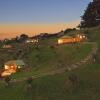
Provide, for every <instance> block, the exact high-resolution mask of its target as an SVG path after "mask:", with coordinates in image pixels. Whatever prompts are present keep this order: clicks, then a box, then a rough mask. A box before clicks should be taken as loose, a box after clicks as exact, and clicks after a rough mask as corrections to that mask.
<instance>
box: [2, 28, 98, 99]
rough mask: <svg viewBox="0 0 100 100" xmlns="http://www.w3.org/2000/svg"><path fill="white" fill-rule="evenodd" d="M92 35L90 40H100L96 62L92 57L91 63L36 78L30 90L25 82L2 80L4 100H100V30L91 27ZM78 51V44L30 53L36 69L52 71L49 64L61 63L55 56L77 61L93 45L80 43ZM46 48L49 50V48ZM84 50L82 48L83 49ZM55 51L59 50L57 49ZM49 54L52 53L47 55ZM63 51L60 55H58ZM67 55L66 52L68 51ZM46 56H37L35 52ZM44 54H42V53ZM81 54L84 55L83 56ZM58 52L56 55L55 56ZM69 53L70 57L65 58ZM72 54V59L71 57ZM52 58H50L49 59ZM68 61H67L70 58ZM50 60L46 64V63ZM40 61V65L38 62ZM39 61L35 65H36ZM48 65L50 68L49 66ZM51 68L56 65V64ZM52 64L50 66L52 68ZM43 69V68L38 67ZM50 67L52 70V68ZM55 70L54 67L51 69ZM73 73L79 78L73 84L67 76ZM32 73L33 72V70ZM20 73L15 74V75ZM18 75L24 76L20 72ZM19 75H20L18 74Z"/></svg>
mask: <svg viewBox="0 0 100 100" xmlns="http://www.w3.org/2000/svg"><path fill="white" fill-rule="evenodd" d="M88 32H89V37H90V39H91V41H95V42H97V44H98V48H99V49H98V54H97V60H96V62H95V63H94V62H93V61H92V60H90V61H89V62H88V63H86V64H84V65H82V66H80V68H78V69H75V70H72V71H65V72H64V73H62V74H55V75H52V76H51V75H49V76H45V77H41V78H37V79H34V80H33V86H32V90H31V91H30V92H27V91H26V89H25V87H26V82H25V81H24V82H20V83H12V84H11V86H9V87H5V85H4V84H2V83H0V99H1V100H100V30H98V29H89V30H88ZM79 48H80V49H79V51H77V49H76V47H74V48H73V46H70V45H69V46H65V45H62V46H60V47H57V48H54V49H52V48H49V47H47V48H42V49H41V51H36V50H34V52H32V53H31V54H30V55H29V58H30V59H34V61H32V66H33V70H34V71H37V72H38V71H40V72H39V73H41V72H42V71H41V70H42V69H43V71H44V70H46V71H49V69H48V68H49V66H51V65H52V64H53V65H56V64H58V63H57V62H56V60H57V61H58V59H59V60H62V58H63V61H64V62H63V63H69V62H70V63H74V62H76V61H78V60H80V59H82V58H83V57H84V56H85V55H86V54H87V52H89V51H90V50H89V48H90V45H87V44H85V45H80V46H79ZM46 51H47V52H46ZM80 51H81V52H80ZM54 52H56V53H54ZM48 54H49V55H50V56H48ZM58 54H60V55H58ZM67 54H68V56H64V55H67ZM37 55H38V57H40V58H43V59H40V58H38V59H37V58H36V56H37ZM40 55H41V56H40ZM80 55H81V56H80ZM54 56H55V57H54ZM66 57H67V58H66ZM81 57H82V58H81ZM72 58H73V59H72ZM48 59H49V60H50V62H49V60H48ZM66 59H67V60H68V62H67V60H66ZM44 61H45V62H47V63H46V66H45V63H42V62H44ZM37 64H38V65H37ZM35 65H36V66H35ZM46 68H47V69H46ZM52 68H55V66H53V67H52ZM52 68H51V69H52ZM39 69H40V70H39ZM51 69H50V70H51ZM52 70H54V69H52ZM72 73H74V74H75V75H77V77H78V80H79V82H78V83H77V84H76V85H73V84H71V82H70V81H69V80H68V76H69V75H71V74H72ZM30 74H31V72H30ZM16 76H17V74H16V75H15V77H16ZM19 76H22V74H21V75H19ZM19 76H17V77H19Z"/></svg>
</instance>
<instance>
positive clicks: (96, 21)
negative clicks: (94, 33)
mask: <svg viewBox="0 0 100 100" xmlns="http://www.w3.org/2000/svg"><path fill="white" fill-rule="evenodd" d="M98 25H100V0H93V2H90V3H89V4H88V7H87V8H86V10H85V13H84V15H83V16H82V21H81V25H80V27H81V28H82V27H83V28H84V27H94V26H98Z"/></svg>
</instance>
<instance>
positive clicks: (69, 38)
mask: <svg viewBox="0 0 100 100" xmlns="http://www.w3.org/2000/svg"><path fill="white" fill-rule="evenodd" d="M84 40H86V36H85V35H84V34H78V35H76V36H74V37H72V36H63V37H61V38H59V39H58V44H64V43H77V42H81V41H84Z"/></svg>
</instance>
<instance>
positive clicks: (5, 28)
mask: <svg viewBox="0 0 100 100" xmlns="http://www.w3.org/2000/svg"><path fill="white" fill-rule="evenodd" d="M79 23H80V20H76V21H73V22H70V23H67V24H66V23H59V24H0V39H4V38H13V37H15V36H18V35H20V34H22V33H25V34H28V35H29V36H33V35H36V34H39V33H56V32H59V31H61V30H64V29H67V28H74V27H76V26H77V25H78V24H79Z"/></svg>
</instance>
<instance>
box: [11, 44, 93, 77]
mask: <svg viewBox="0 0 100 100" xmlns="http://www.w3.org/2000/svg"><path fill="white" fill-rule="evenodd" d="M91 48H92V46H91V45H90V44H75V45H61V46H57V47H55V48H51V47H41V48H40V49H39V50H37V49H33V52H32V53H31V54H30V55H29V57H28V58H29V59H28V60H29V61H31V62H30V63H31V66H30V67H31V69H30V70H29V71H26V72H17V73H15V74H13V75H12V78H14V79H19V78H23V77H30V76H34V77H35V76H41V75H42V74H44V73H47V72H50V71H54V70H55V71H56V70H57V69H60V68H63V67H67V66H70V65H72V64H74V63H76V62H78V61H80V60H81V59H84V58H85V57H86V56H87V55H88V54H89V52H90V51H91Z"/></svg>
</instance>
